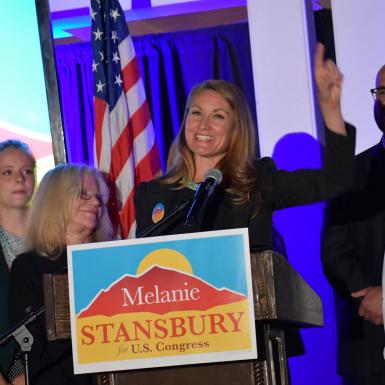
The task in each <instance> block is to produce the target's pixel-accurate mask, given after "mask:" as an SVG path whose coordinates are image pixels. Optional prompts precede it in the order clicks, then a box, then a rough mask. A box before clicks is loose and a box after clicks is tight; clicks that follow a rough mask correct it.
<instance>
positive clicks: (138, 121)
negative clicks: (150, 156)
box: [110, 102, 159, 178]
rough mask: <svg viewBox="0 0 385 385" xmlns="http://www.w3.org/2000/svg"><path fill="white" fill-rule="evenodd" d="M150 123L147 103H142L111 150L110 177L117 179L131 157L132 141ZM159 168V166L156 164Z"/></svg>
mask: <svg viewBox="0 0 385 385" xmlns="http://www.w3.org/2000/svg"><path fill="white" fill-rule="evenodd" d="M149 121H150V111H149V109H148V105H147V102H145V103H143V104H142V105H141V106H140V108H139V109H138V110H137V111H136V112H135V113H134V115H133V116H132V118H131V119H130V121H129V122H128V125H126V126H125V127H124V129H123V130H122V133H121V134H120V136H119V139H118V140H117V141H116V143H115V145H114V146H113V148H112V159H111V170H110V175H111V176H113V175H114V176H115V178H117V177H118V175H119V174H120V172H121V171H122V169H123V167H124V165H125V163H126V161H127V159H128V158H129V156H130V155H131V152H132V146H133V141H134V140H135V138H136V136H137V135H139V134H140V133H141V132H142V131H143V130H144V129H145V128H146V127H147V125H148V123H149ZM158 168H159V164H158Z"/></svg>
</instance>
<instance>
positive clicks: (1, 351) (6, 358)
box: [0, 244, 15, 375]
mask: <svg viewBox="0 0 385 385" xmlns="http://www.w3.org/2000/svg"><path fill="white" fill-rule="evenodd" d="M8 288H9V270H8V266H7V262H6V261H5V257H4V253H3V249H2V247H1V244H0V336H1V335H3V334H5V333H6V332H7V331H8V330H9V326H10V325H9V316H8ZM14 354H15V344H14V342H13V341H12V342H10V343H7V344H6V345H3V346H0V372H1V373H3V374H4V375H6V374H7V372H8V370H9V369H10V368H9V366H10V364H11V363H12V359H13V357H14Z"/></svg>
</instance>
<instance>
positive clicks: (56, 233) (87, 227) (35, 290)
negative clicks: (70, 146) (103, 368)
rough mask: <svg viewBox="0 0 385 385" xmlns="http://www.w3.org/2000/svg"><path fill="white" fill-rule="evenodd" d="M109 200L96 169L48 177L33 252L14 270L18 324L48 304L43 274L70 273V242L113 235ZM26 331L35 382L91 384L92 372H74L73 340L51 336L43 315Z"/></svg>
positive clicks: (31, 237) (39, 199)
mask: <svg viewBox="0 0 385 385" xmlns="http://www.w3.org/2000/svg"><path fill="white" fill-rule="evenodd" d="M107 200H108V188H107V186H106V184H105V182H104V181H103V178H102V177H101V176H100V175H99V173H98V172H97V171H96V170H95V169H93V168H91V167H88V166H85V165H70V164H67V165H59V166H57V167H55V168H54V169H52V170H51V171H49V172H48V173H47V174H46V175H45V176H44V178H43V180H42V181H41V183H40V186H39V188H38V190H37V193H36V196H35V199H34V204H33V207H32V209H31V218H30V226H29V227H28V230H27V235H26V240H25V249H26V250H28V251H27V252H25V253H23V254H20V255H19V256H18V257H17V258H16V259H15V261H14V263H13V265H12V269H11V276H10V288H9V291H10V295H9V298H10V318H11V321H12V324H13V325H16V324H18V323H19V322H20V321H22V320H24V319H25V318H26V317H27V316H28V315H29V314H31V312H36V311H37V310H38V309H40V308H41V307H42V306H44V288H43V274H45V273H58V272H66V271H67V256H66V246H67V245H72V244H80V243H87V242H97V241H106V240H111V239H112V226H111V222H110V220H109V218H108V214H107V210H106V209H105V203H106V202H107ZM27 329H28V330H29V331H30V332H31V334H32V336H33V338H34V342H33V345H32V350H31V352H30V354H29V372H30V381H31V384H34V385H70V384H81V385H83V384H84V385H85V384H87V385H88V384H91V378H90V376H88V375H76V376H75V375H74V374H73V364H72V350H71V344H70V342H69V340H56V341H51V342H49V341H48V340H47V337H46V325H45V317H44V314H42V315H40V316H39V317H38V318H37V319H36V320H35V321H33V322H32V323H30V324H28V325H27Z"/></svg>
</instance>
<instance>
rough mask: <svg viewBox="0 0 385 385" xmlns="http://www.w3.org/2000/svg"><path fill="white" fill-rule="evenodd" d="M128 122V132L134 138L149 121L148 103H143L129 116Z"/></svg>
mask: <svg viewBox="0 0 385 385" xmlns="http://www.w3.org/2000/svg"><path fill="white" fill-rule="evenodd" d="M130 120H131V121H130V131H131V133H132V136H133V137H134V138H136V137H137V136H138V135H139V134H140V133H141V132H142V131H143V130H144V129H145V128H146V127H147V125H148V123H149V121H150V120H151V116H150V109H149V108H148V103H147V102H144V103H143V104H142V105H141V106H140V107H139V108H138V109H137V110H136V111H135V113H134V114H133V115H132V116H131V119H130Z"/></svg>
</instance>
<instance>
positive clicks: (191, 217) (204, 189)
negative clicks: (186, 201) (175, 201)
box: [184, 168, 222, 227]
mask: <svg viewBox="0 0 385 385" xmlns="http://www.w3.org/2000/svg"><path fill="white" fill-rule="evenodd" d="M221 181H222V172H221V171H220V170H218V169H216V168H211V169H210V170H207V172H206V174H205V180H204V181H203V182H202V183H201V184H200V185H199V187H198V190H197V191H196V192H195V195H194V198H193V202H192V204H191V207H190V210H189V212H188V213H187V216H186V220H185V222H184V224H185V226H188V227H193V226H195V225H196V223H197V219H198V217H200V216H201V215H203V212H204V209H205V207H206V204H207V202H208V200H209V198H210V196H211V195H212V193H213V192H214V190H215V188H216V187H217V186H218V185H219V184H220V183H221Z"/></svg>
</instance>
